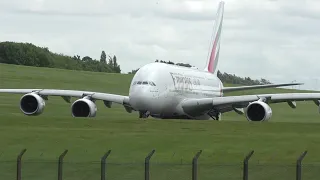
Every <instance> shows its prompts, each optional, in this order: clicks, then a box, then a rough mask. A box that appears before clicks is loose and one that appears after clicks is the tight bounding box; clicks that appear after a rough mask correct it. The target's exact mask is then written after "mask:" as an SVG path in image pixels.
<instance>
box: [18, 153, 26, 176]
mask: <svg viewBox="0 0 320 180" xmlns="http://www.w3.org/2000/svg"><path fill="white" fill-rule="evenodd" d="M26 151H27V149H23V150H22V151H21V152H20V154H19V155H18V158H17V180H21V159H22V156H23V154H24V153H25V152H26Z"/></svg>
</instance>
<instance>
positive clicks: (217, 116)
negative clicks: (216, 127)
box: [212, 113, 222, 121]
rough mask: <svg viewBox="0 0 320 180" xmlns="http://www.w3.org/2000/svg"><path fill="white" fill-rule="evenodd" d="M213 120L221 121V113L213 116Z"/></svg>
mask: <svg viewBox="0 0 320 180" xmlns="http://www.w3.org/2000/svg"><path fill="white" fill-rule="evenodd" d="M212 119H213V120H216V121H221V120H222V119H221V113H217V115H215V116H213V117H212Z"/></svg>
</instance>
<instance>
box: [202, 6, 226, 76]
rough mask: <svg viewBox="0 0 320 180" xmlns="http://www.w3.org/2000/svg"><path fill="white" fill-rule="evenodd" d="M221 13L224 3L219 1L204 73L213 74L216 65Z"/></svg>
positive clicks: (221, 19)
mask: <svg viewBox="0 0 320 180" xmlns="http://www.w3.org/2000/svg"><path fill="white" fill-rule="evenodd" d="M223 12H224V2H223V1H221V2H220V3H219V8H218V12H217V14H216V19H215V21H214V27H213V37H212V38H213V39H212V45H211V53H210V56H209V58H208V60H207V64H206V67H205V71H208V72H210V73H215V71H216V68H217V65H218V60H219V51H220V37H221V29H222V21H223Z"/></svg>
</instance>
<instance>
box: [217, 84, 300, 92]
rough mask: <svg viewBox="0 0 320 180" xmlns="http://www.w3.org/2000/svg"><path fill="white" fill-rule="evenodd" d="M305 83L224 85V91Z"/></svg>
mask: <svg viewBox="0 0 320 180" xmlns="http://www.w3.org/2000/svg"><path fill="white" fill-rule="evenodd" d="M302 84H303V83H284V84H265V85H254V86H237V87H224V88H222V91H223V92H233V91H242V90H249V89H262V88H272V87H281V86H294V85H302Z"/></svg>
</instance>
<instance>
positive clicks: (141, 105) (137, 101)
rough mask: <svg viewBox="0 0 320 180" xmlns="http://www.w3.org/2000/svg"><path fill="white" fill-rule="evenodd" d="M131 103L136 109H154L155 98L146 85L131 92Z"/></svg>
mask: <svg viewBox="0 0 320 180" xmlns="http://www.w3.org/2000/svg"><path fill="white" fill-rule="evenodd" d="M129 102H130V105H131V106H132V107H133V108H134V109H136V110H141V111H143V110H146V111H150V112H152V111H154V103H153V102H154V98H153V94H151V93H150V91H149V89H148V88H146V87H143V88H137V89H135V90H133V91H132V92H131V93H130V94H129Z"/></svg>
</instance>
